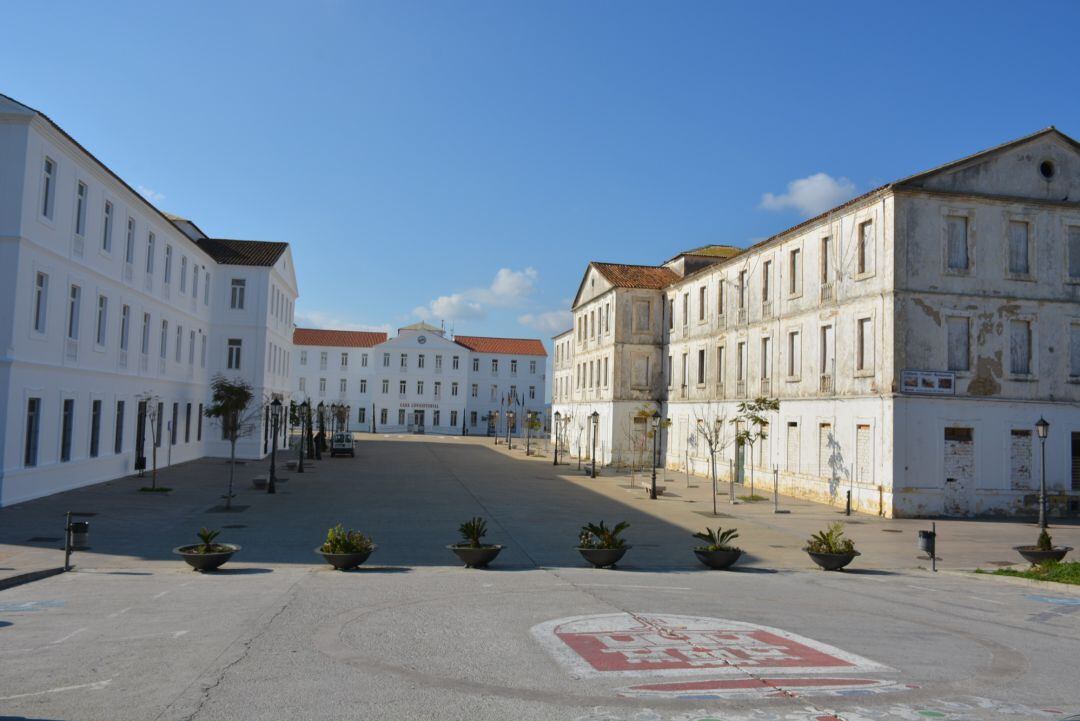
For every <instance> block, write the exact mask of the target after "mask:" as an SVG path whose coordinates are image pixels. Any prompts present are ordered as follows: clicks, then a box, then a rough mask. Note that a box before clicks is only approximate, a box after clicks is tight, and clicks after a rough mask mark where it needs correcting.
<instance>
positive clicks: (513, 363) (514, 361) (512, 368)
mask: <svg viewBox="0 0 1080 721" xmlns="http://www.w3.org/2000/svg"><path fill="white" fill-rule="evenodd" d="M510 372H511V373H513V374H517V359H516V358H515V359H512V360H511V361H510Z"/></svg>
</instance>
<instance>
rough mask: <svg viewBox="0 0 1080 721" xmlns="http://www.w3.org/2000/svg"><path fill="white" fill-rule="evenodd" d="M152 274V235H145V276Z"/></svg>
mask: <svg viewBox="0 0 1080 721" xmlns="http://www.w3.org/2000/svg"><path fill="white" fill-rule="evenodd" d="M153 273H154V234H153V233H147V235H146V274H147V275H153Z"/></svg>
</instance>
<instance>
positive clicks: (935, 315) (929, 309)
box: [911, 298, 941, 328]
mask: <svg viewBox="0 0 1080 721" xmlns="http://www.w3.org/2000/svg"><path fill="white" fill-rule="evenodd" d="M911 300H912V301H913V302H914V303H915V305H917V306H919V309H920V310H922V312H923V313H926V315H927V316H929V317H930V319H931V320H933V321H934V323H935V324H937V326H938V327H939V328H940V327H941V313H939V312H938V311H936V310H935V309H934V308H933V306H931V305H930V304H928V303H927V302H926V301H924V300H923V299H922V298H912V299H911Z"/></svg>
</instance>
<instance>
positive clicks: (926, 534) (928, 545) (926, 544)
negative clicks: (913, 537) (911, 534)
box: [919, 531, 937, 558]
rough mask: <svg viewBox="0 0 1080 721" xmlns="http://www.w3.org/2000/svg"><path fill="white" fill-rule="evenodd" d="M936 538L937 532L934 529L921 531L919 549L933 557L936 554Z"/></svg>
mask: <svg viewBox="0 0 1080 721" xmlns="http://www.w3.org/2000/svg"><path fill="white" fill-rule="evenodd" d="M936 540H937V534H936V533H935V532H934V531H919V550H920V551H923V552H924V553H925V554H926V555H927V556H930V557H931V558H933V557H934V556H935V555H936V554H935V553H934V542H935V541H936Z"/></svg>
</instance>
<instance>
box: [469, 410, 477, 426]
mask: <svg viewBox="0 0 1080 721" xmlns="http://www.w3.org/2000/svg"><path fill="white" fill-rule="evenodd" d="M469 425H470V426H475V425H476V411H469Z"/></svg>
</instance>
